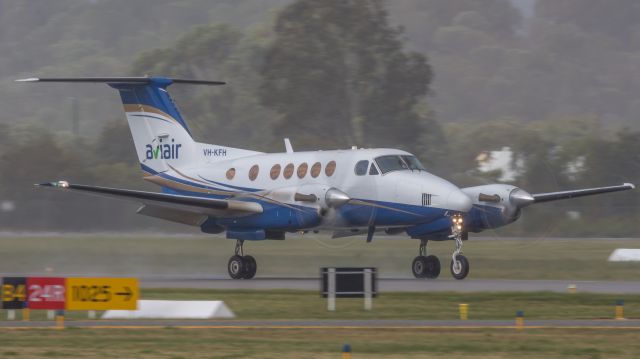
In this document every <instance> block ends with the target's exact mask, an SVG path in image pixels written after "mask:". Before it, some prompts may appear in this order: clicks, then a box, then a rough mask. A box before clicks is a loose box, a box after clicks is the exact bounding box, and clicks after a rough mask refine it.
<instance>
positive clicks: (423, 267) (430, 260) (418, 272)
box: [411, 239, 440, 279]
mask: <svg viewBox="0 0 640 359" xmlns="http://www.w3.org/2000/svg"><path fill="white" fill-rule="evenodd" d="M418 252H419V255H418V256H417V257H416V258H415V259H414V260H413V263H412V265H411V270H412V271H413V275H414V276H415V277H416V278H429V279H435V278H438V276H439V275H440V260H439V259H438V257H436V256H434V255H429V256H428V255H427V240H426V239H421V240H420V248H419V249H418Z"/></svg>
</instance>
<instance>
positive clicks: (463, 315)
mask: <svg viewBox="0 0 640 359" xmlns="http://www.w3.org/2000/svg"><path fill="white" fill-rule="evenodd" d="M459 309H460V320H467V319H469V304H460V305H459Z"/></svg>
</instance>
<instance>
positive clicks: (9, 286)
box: [2, 277, 27, 309]
mask: <svg viewBox="0 0 640 359" xmlns="http://www.w3.org/2000/svg"><path fill="white" fill-rule="evenodd" d="M26 285H27V278H25V277H4V278H2V309H23V308H25V307H26V299H27V289H26Z"/></svg>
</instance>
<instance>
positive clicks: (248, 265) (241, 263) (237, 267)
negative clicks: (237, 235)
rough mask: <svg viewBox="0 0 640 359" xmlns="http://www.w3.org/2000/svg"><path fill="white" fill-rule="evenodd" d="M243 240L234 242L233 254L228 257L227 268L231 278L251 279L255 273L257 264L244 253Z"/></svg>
mask: <svg viewBox="0 0 640 359" xmlns="http://www.w3.org/2000/svg"><path fill="white" fill-rule="evenodd" d="M243 246H244V241H243V240H238V241H237V242H236V249H235V255H233V256H232V257H231V258H229V262H228V263H227V270H228V272H229V276H230V277H231V278H232V279H251V278H253V277H254V276H255V275H256V272H257V270H258V264H257V263H256V259H255V258H253V257H252V256H250V255H246V256H245V255H244V249H243Z"/></svg>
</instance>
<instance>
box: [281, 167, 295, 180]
mask: <svg viewBox="0 0 640 359" xmlns="http://www.w3.org/2000/svg"><path fill="white" fill-rule="evenodd" d="M282 176H283V177H284V178H285V179H289V178H291V176H293V163H289V164H288V165H286V166H285V167H284V172H282Z"/></svg>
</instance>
